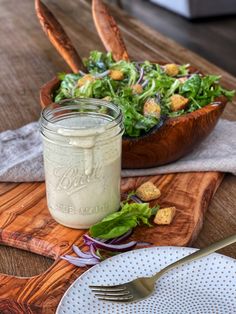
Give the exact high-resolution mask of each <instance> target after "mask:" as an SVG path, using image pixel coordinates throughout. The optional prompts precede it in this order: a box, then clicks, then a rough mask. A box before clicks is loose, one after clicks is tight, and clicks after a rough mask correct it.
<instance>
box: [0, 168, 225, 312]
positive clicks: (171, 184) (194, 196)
mask: <svg viewBox="0 0 236 314" xmlns="http://www.w3.org/2000/svg"><path fill="white" fill-rule="evenodd" d="M222 178H223V174H219V173H215V172H207V173H197V174H196V175H195V176H194V177H193V176H192V175H191V174H189V173H186V174H169V175H165V176H161V175H160V176H155V177H142V178H141V177H140V178H128V179H123V180H122V184H121V191H122V194H123V196H125V194H127V193H128V192H130V191H133V190H134V189H136V188H137V187H138V186H139V185H140V184H142V183H143V182H145V181H147V180H150V181H152V182H153V183H155V185H156V186H158V187H159V188H160V190H161V192H162V195H161V197H160V198H159V199H158V200H156V201H153V202H152V204H151V205H152V206H154V205H155V204H156V203H158V204H160V205H161V206H162V207H164V206H167V207H168V206H176V208H177V213H176V216H175V218H174V221H173V223H172V225H171V226H157V225H154V226H153V227H150V228H147V227H139V228H136V229H135V231H134V233H133V235H132V237H131V240H132V239H133V240H138V241H145V242H151V243H152V244H153V245H168V246H169V245H170V246H187V245H190V244H191V243H192V242H193V241H194V240H195V239H196V237H197V235H198V233H199V230H200V229H201V227H202V224H203V217H204V213H205V211H206V209H207V208H208V205H209V202H210V200H211V198H212V196H213V194H214V192H215V191H216V189H217V187H218V185H219V184H220V182H221V180H222ZM189 185H191V192H188V191H187V190H188V189H187V187H188V186H189ZM0 204H1V205H0V230H1V233H0V241H1V243H3V244H6V245H9V246H13V247H18V248H21V249H23V250H27V251H30V252H34V253H37V254H40V255H43V256H47V257H50V258H52V259H54V260H55V262H54V263H53V265H52V266H51V267H50V268H49V269H47V270H46V271H45V272H44V273H43V274H39V275H35V276H33V277H30V278H18V277H15V276H9V275H3V274H0V291H1V293H0V313H2V312H3V313H4V311H7V310H8V311H11V313H19V312H20V313H54V311H55V309H56V307H57V304H58V303H59V301H60V299H61V297H62V295H63V293H64V292H65V290H66V289H67V288H68V286H69V285H70V284H71V283H72V282H73V281H74V280H75V278H76V277H77V276H79V275H80V274H82V273H83V272H84V271H85V270H87V267H86V268H79V267H75V266H73V265H70V264H69V263H67V262H66V261H64V260H62V259H60V256H61V255H62V254H72V249H71V246H72V244H73V243H76V244H77V245H79V246H80V245H81V244H82V243H83V240H82V238H81V237H82V235H83V234H84V232H86V230H76V229H70V228H66V227H64V226H61V225H59V224H58V223H56V222H55V221H54V219H53V218H52V217H51V216H50V214H49V211H48V209H47V202H46V197H45V184H44V183H20V184H17V185H15V187H14V188H13V189H9V190H6V191H5V193H3V194H2V195H1V196H0ZM13 309H14V310H13Z"/></svg>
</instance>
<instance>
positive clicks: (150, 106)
mask: <svg viewBox="0 0 236 314" xmlns="http://www.w3.org/2000/svg"><path fill="white" fill-rule="evenodd" d="M143 114H144V115H145V116H154V117H156V118H157V119H159V118H160V116H161V107H160V105H159V104H158V103H156V102H155V100H154V99H153V98H150V99H148V100H147V101H146V102H145V104H144V106H143Z"/></svg>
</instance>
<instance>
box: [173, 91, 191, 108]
mask: <svg viewBox="0 0 236 314" xmlns="http://www.w3.org/2000/svg"><path fill="white" fill-rule="evenodd" d="M170 100H171V110H172V111H178V110H181V109H184V108H185V107H186V105H187V104H188V102H189V99H188V98H185V97H183V96H181V95H178V94H176V95H173V96H171V98H170Z"/></svg>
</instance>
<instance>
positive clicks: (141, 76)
mask: <svg viewBox="0 0 236 314" xmlns="http://www.w3.org/2000/svg"><path fill="white" fill-rule="evenodd" d="M143 74H144V69H143V68H141V70H140V76H139V79H138V80H137V83H136V84H139V83H140V82H141V81H142V79H143Z"/></svg>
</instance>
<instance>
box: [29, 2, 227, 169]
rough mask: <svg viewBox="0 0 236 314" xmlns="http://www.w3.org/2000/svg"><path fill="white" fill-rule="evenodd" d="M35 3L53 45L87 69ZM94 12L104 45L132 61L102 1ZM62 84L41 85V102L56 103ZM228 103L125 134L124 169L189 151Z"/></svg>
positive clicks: (76, 65)
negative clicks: (132, 134)
mask: <svg viewBox="0 0 236 314" xmlns="http://www.w3.org/2000/svg"><path fill="white" fill-rule="evenodd" d="M35 4H36V12H37V16H38V18H39V21H40V23H41V25H42V27H43V29H44V31H45V32H46V34H47V36H48V37H49V39H50V41H51V42H52V44H53V45H54V47H55V48H56V49H57V50H58V52H59V53H60V54H61V56H62V57H63V58H64V59H65V61H66V62H67V63H68V65H69V66H70V68H71V69H72V71H73V72H75V73H76V72H78V71H79V70H80V69H82V70H84V68H83V64H82V61H81V58H80V57H79V55H78V54H77V52H76V50H75V48H74V47H73V45H72V42H71V40H70V39H69V37H68V36H67V34H66V33H65V31H64V30H63V28H62V26H61V25H60V24H59V22H58V21H57V20H56V18H55V17H54V16H53V14H52V13H51V12H50V11H49V10H48V8H47V7H46V6H45V5H44V4H42V2H41V1H40V0H35ZM92 12H93V18H94V22H95V26H96V29H97V31H98V34H99V36H100V38H101V40H102V42H103V44H104V46H105V48H106V49H107V50H108V51H112V52H113V56H114V59H115V60H116V61H118V60H126V61H127V60H129V56H128V53H127V50H126V47H125V44H124V42H123V39H122V37H121V34H120V31H119V29H118V26H117V25H116V23H115V21H114V18H113V17H112V16H111V15H110V13H109V12H108V9H107V7H106V6H105V5H104V3H103V2H102V1H101V0H93V1H92ZM156 63H161V64H165V63H163V62H156ZM196 71H197V69H195V68H193V67H191V68H190V72H192V73H194V72H196ZM59 84H60V81H59V80H58V79H57V78H54V79H52V80H51V81H49V82H48V83H46V84H45V85H43V86H42V88H41V90H40V102H41V106H42V107H43V108H44V107H46V106H48V105H49V104H51V103H52V102H53V95H54V93H55V91H56V89H57V88H58V87H59ZM226 103H227V99H226V97H224V96H221V97H219V98H217V99H215V100H214V102H213V103H211V104H209V105H207V106H205V107H203V108H201V109H198V110H196V111H194V112H191V113H188V114H185V115H183V116H180V117H176V118H169V119H167V120H166V121H165V122H164V123H163V125H162V126H161V127H153V128H152V129H151V130H150V131H149V132H148V133H146V134H145V135H143V136H139V137H137V138H131V137H126V136H123V140H122V168H126V169H130V168H133V169H139V168H150V167H156V166H161V165H165V164H167V163H170V162H173V161H175V160H177V159H179V158H181V157H183V156H185V155H186V154H188V153H190V152H191V151H192V150H193V149H194V148H195V147H196V146H197V145H198V144H199V143H200V142H201V141H203V140H204V139H205V138H206V137H207V136H208V135H209V134H210V133H211V131H212V130H213V129H214V127H215V125H216V123H217V121H218V120H219V118H220V116H221V114H222V112H223V110H224V108H225V106H226Z"/></svg>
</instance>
